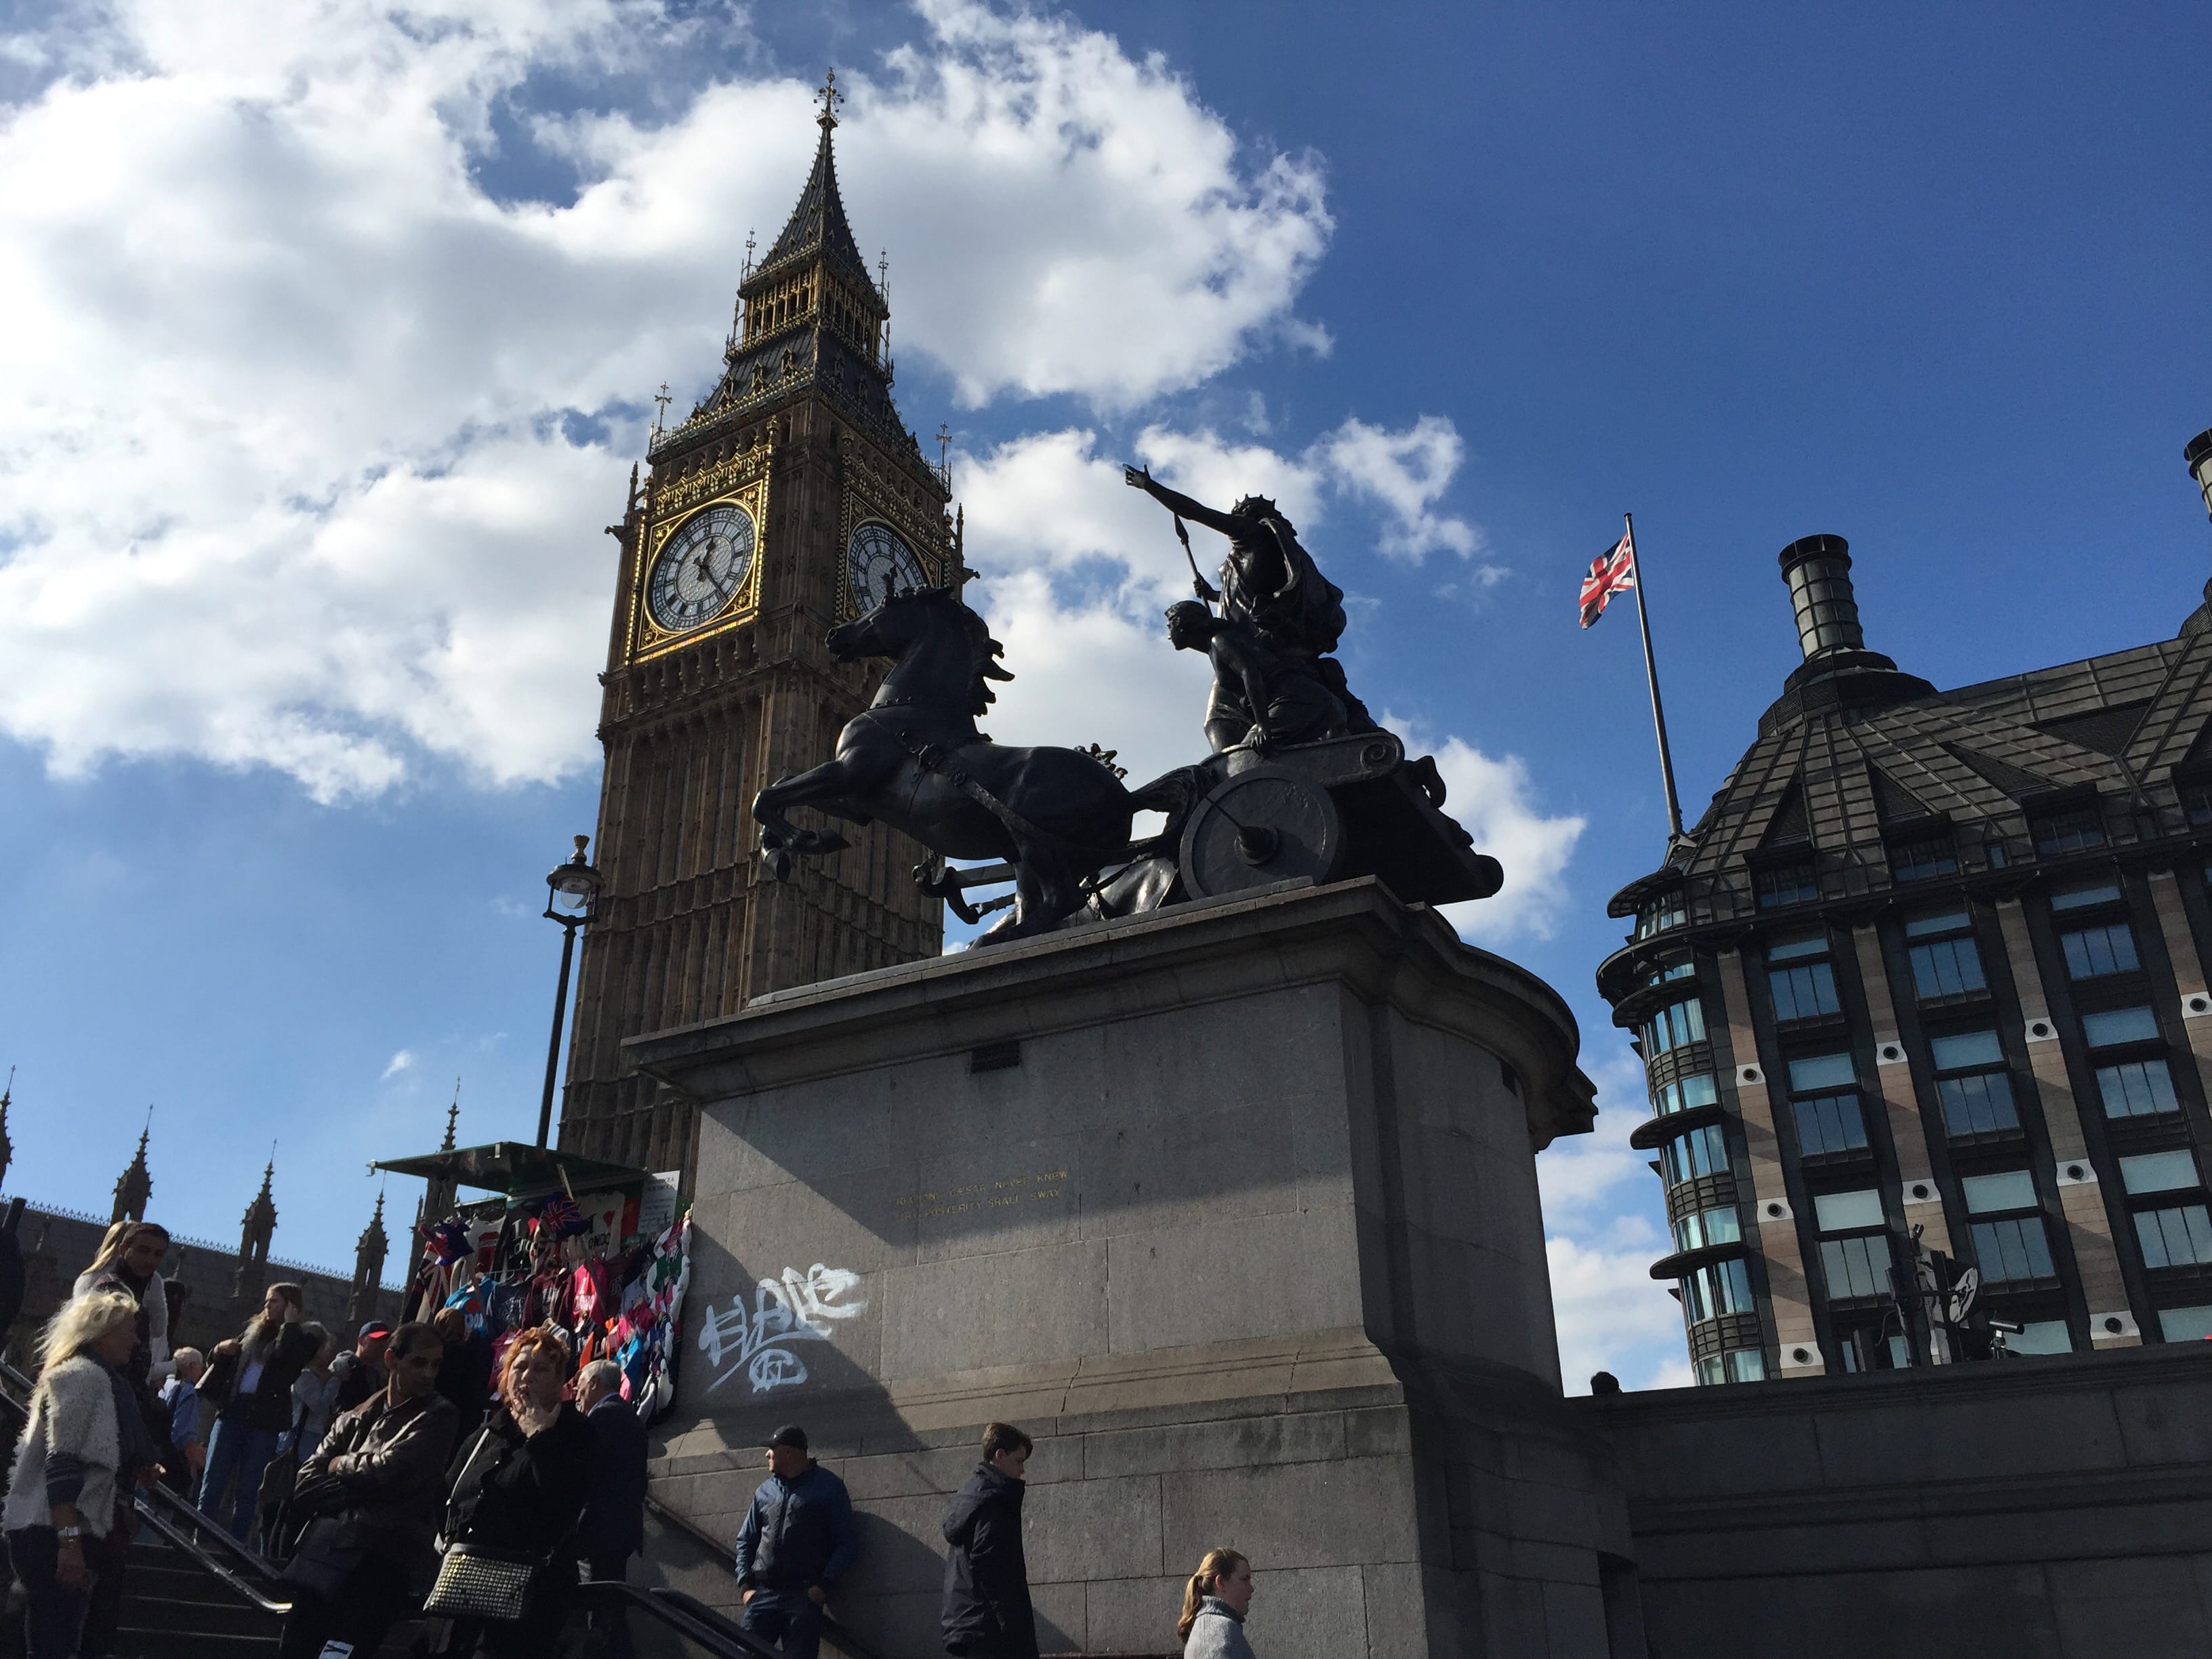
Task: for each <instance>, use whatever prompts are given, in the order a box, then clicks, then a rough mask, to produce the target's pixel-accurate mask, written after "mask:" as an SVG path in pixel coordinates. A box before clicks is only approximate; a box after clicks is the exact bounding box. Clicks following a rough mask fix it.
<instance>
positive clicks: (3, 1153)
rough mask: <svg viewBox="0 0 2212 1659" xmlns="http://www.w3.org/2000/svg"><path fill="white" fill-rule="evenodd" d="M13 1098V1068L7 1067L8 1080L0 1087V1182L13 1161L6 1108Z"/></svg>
mask: <svg viewBox="0 0 2212 1659" xmlns="http://www.w3.org/2000/svg"><path fill="white" fill-rule="evenodd" d="M13 1103H15V1067H14V1066H9V1068H8V1082H7V1085H6V1086H5V1087H0V1184H4V1183H5V1182H6V1181H7V1179H8V1166H9V1164H12V1163H14V1162H15V1142H14V1141H12V1140H10V1139H9V1138H8V1108H9V1106H10V1105H12V1104H13Z"/></svg>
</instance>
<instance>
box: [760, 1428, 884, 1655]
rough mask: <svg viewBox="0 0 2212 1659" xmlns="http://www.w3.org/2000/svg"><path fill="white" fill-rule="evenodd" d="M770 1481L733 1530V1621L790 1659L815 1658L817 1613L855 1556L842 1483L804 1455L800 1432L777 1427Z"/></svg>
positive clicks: (770, 1459) (770, 1445)
mask: <svg viewBox="0 0 2212 1659" xmlns="http://www.w3.org/2000/svg"><path fill="white" fill-rule="evenodd" d="M767 1450H768V1469H769V1474H768V1479H767V1480H763V1481H762V1482H761V1483H760V1486H759V1487H758V1489H757V1490H756V1491H755V1492H754V1493H753V1502H752V1507H751V1508H750V1509H749V1510H746V1511H745V1523H744V1526H742V1527H740V1528H738V1551H737V1555H738V1589H739V1590H740V1591H741V1592H742V1594H743V1597H744V1610H743V1611H742V1612H741V1613H738V1624H740V1625H742V1626H744V1628H745V1629H747V1630H749V1631H750V1632H752V1633H753V1634H754V1635H756V1636H757V1637H759V1638H761V1639H762V1640H763V1641H764V1642H776V1641H781V1643H782V1644H783V1650H784V1652H785V1653H786V1654H787V1655H789V1656H790V1659H815V1654H816V1653H817V1650H819V1647H820V1644H821V1641H822V1608H823V1603H824V1602H826V1601H829V1591H830V1589H831V1587H832V1586H833V1585H835V1584H836V1582H837V1580H838V1579H839V1578H841V1577H843V1576H844V1572H845V1569H846V1568H848V1567H849V1566H851V1565H853V1558H854V1556H856V1555H858V1554H859V1553H860V1538H859V1536H858V1534H856V1533H855V1532H854V1528H853V1499H852V1497H851V1495H850V1494H849V1493H848V1492H846V1490H845V1483H844V1482H843V1481H842V1480H839V1479H838V1478H837V1477H836V1475H834V1474H830V1473H829V1470H827V1469H825V1468H823V1467H822V1466H821V1465H820V1464H819V1463H817V1462H815V1461H814V1460H813V1458H811V1456H809V1455H807V1449H806V1431H805V1430H804V1429H802V1428H800V1427H799V1425H797V1424H795V1423H794V1424H792V1425H788V1426H787V1427H785V1428H781V1429H778V1430H777V1431H775V1434H773V1435H772V1436H770V1437H769V1443H768V1448H767Z"/></svg>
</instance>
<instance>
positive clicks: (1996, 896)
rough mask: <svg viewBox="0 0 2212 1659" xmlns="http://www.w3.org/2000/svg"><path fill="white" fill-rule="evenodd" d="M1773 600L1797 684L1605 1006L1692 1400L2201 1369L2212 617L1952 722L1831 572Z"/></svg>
mask: <svg viewBox="0 0 2212 1659" xmlns="http://www.w3.org/2000/svg"><path fill="white" fill-rule="evenodd" d="M2187 455H2188V461H2189V465H2190V468H2191V471H2192V473H2194V474H2195V475H2196V476H2197V481H2198V483H2199V485H2200V487H2202V488H2203V489H2205V491H2206V495H2207V502H2208V507H2212V433H2206V434H2204V435H2201V436H2199V437H2198V438H2197V439H2196V440H2195V441H2192V442H2191V444H2190V445H2189V447H2188V452H2187ZM1781 565H1782V574H1783V577H1784V580H1785V581H1786V582H1787V584H1788V587H1789V592H1790V600H1791V603H1792V605H1793V608H1794V610H1795V611H1796V622H1797V630H1798V636H1799V641H1800V643H1801V644H1802V647H1803V650H1804V656H1805V660H1804V663H1803V665H1802V666H1800V667H1799V668H1798V669H1797V670H1796V671H1795V672H1793V673H1792V674H1791V675H1790V678H1788V680H1787V681H1785V682H1784V686H1783V690H1782V695H1781V696H1779V697H1778V699H1776V701H1775V702H1773V703H1772V704H1771V706H1770V707H1769V708H1767V709H1766V710H1765V713H1764V714H1761V715H1760V716H1759V734H1758V737H1757V738H1756V739H1755V740H1754V741H1753V744H1752V745H1751V747H1750V749H1749V750H1747V751H1746V752H1745V754H1744V756H1743V758H1742V759H1741V761H1739V762H1738V763H1737V764H1736V766H1735V769H1734V771H1733V772H1731V773H1730V774H1729V778H1728V781H1726V782H1725V783H1724V784H1723V786H1722V787H1721V789H1720V791H1719V793H1717V794H1716V795H1715V796H1714V798H1713V801H1712V805H1711V807H1710V808H1709V809H1708V810H1707V811H1706V812H1705V816H1704V817H1703V818H1702V819H1701V820H1699V823H1697V824H1696V825H1695V826H1694V827H1693V828H1692V829H1691V830H1690V832H1689V833H1688V834H1687V835H1686V836H1683V837H1681V838H1680V839H1679V840H1678V841H1677V842H1675V843H1674V846H1673V847H1672V848H1670V849H1669V852H1668V858H1667V860H1666V862H1665V864H1664V865H1663V866H1662V867H1661V868H1659V869H1657V870H1656V871H1654V872H1652V873H1651V874H1650V875H1648V876H1645V877H1643V878H1640V879H1639V880H1637V881H1635V882H1632V883H1631V884H1629V885H1628V886H1627V887H1626V888H1624V889H1622V890H1620V892H1619V893H1618V894H1616V895H1615V896H1614V897H1613V902H1612V904H1611V906H1610V914H1612V915H1615V916H1620V917H1622V918H1624V919H1629V920H1631V921H1632V932H1631V933H1630V935H1629V939H1628V942H1627V943H1626V945H1624V946H1623V947H1622V948H1621V949H1620V951H1616V952H1615V953H1614V954H1613V956H1612V957H1608V958H1607V960H1606V962H1605V963H1603V964H1602V966H1601V968H1600V969H1599V970H1598V985H1599V988H1600V990H1601V992H1602V993H1603V994H1604V995H1605V996H1606V998H1607V1000H1608V1001H1609V1002H1610V1003H1611V1004H1612V1005H1613V1018H1614V1022H1615V1023H1616V1024H1620V1025H1622V1026H1625V1027H1626V1028H1628V1029H1629V1030H1631V1031H1632V1032H1633V1033H1634V1034H1635V1035H1634V1037H1633V1042H1634V1045H1635V1047H1636V1048H1637V1049H1638V1053H1639V1054H1640V1055H1641V1056H1642V1058H1643V1060H1644V1066H1645V1068H1646V1071H1647V1073H1648V1079H1649V1085H1650V1099H1651V1104H1652V1108H1653V1110H1654V1112H1655V1114H1656V1115H1655V1116H1654V1117H1653V1118H1652V1120H1651V1121H1650V1122H1648V1123H1645V1124H1644V1125H1642V1126H1640V1127H1639V1128H1638V1131H1637V1133H1636V1135H1635V1138H1634V1144H1635V1145H1636V1146H1638V1147H1639V1148H1640V1149H1643V1150H1645V1151H1647V1152H1650V1154H1651V1156H1652V1158H1653V1168H1654V1169H1655V1170H1657V1171H1658V1172H1659V1174H1660V1176H1661V1179H1662V1181H1663V1182H1665V1185H1666V1189H1667V1212H1668V1222H1669V1225H1670V1228H1671V1231H1672V1234H1673V1239H1672V1243H1673V1246H1674V1248H1673V1249H1672V1251H1671V1252H1670V1253H1669V1254H1668V1255H1666V1256H1665V1257H1664V1258H1662V1260H1661V1261H1657V1262H1656V1263H1655V1264H1654V1265H1653V1267H1652V1270H1651V1271H1652V1276H1653V1277H1654V1278H1656V1279H1665V1280H1668V1281H1671V1282H1672V1284H1673V1285H1674V1291H1675V1294H1677V1295H1678V1296H1679V1297H1680V1300H1681V1303H1682V1312H1683V1318H1684V1321H1685V1323H1686V1328H1687V1332H1688V1339H1689V1346H1690V1354H1691V1359H1692V1364H1693V1367H1694V1369H1695V1371H1696V1375H1697V1377H1698V1380H1699V1382H1701V1383H1723V1382H1747V1381H1754V1380H1759V1379H1764V1378H1771V1377H1776V1376H1781V1377H1790V1376H1814V1375H1820V1374H1822V1373H1832V1372H1839V1371H1861V1370H1880V1369H1885V1368H1889V1367H1894V1366H1900V1365H1906V1364H1929V1363H1931V1362H1932V1363H1936V1364H1942V1363H1946V1362H1948V1361H1950V1360H1954V1359H1960V1358H1972V1357H1976V1356H1978V1355H1979V1354H1982V1353H1984V1352H1987V1351H1988V1345H1989V1342H1990V1332H1991V1329H1992V1323H1991V1322H1995V1327H1994V1328H1996V1329H1997V1330H1999V1331H2001V1332H2002V1333H2003V1337H2002V1340H2004V1341H2005V1343H2006V1345H2007V1346H2008V1347H2009V1348H2010V1349H2011V1350H2012V1351H2013V1352H2035V1353H2055V1352H2077V1351H2087V1350H2090V1349H2093V1348H2110V1347H2120V1346H2136V1345H2138V1344H2142V1343H2158V1342H2179V1341H2197V1340H2202V1339H2203V1338H2205V1337H2207V1336H2212V1208H2208V1194H2207V1188H2206V1185H2205V1171H2206V1167H2207V1166H2206V1162H2205V1158H2204V1151H2203V1149H2204V1147H2205V1146H2206V1144H2207V1141H2208V1139H2212V1119H2208V1117H2207V1115H2206V1113H2207V1099H2208V1095H2212V992H2208V989H2207V978H2208V975H2207V973H2206V967H2205V964H2206V960H2207V957H2206V943H2207V942H2208V941H2212V892H2208V881H2209V880H2212V584H2207V587H2206V595H2207V599H2206V603H2205V604H2204V605H2200V606H2199V607H2198V608H2197V610H2196V611H2192V612H2191V613H2190V614H2189V616H2188V617H2186V619H2185V620H2184V621H2182V623H2181V624H2180V628H2179V631H2178V633H2177V634H2176V635H2175V636H2174V637H2173V638H2172V639H2168V640H2160V641H2154V642H2152V643H2150V644H2147V645H2142V646H2137V647H2134V648H2132V649H2130V650H2125V651H2116V652H2112V653H2107V654H2106V655H2103V656H2097V657H2091V658H2087V659H2084V660H2082V661H2080V662H2073V663H2066V664H2063V665H2059V666H2057V667H2052V668H2042V669H2037V670H2034V671H2030V672H2027V673H2022V674H2018V675H2015V676H2012V677H2009V678H2004V679H1998V680H1991V681H1989V682H1986V683H1984V684H1979V685H1970V686H1965V687H1962V688H1960V689H1958V690H1951V691H1938V690H1936V688H1935V687H1934V686H1933V685H1931V684H1929V682H1928V681H1926V680H1924V679H1922V678H1918V677H1917V676H1915V675H1913V674H1911V673H1910V672H1907V671H1905V670H1903V669H1900V668H1899V665H1897V664H1896V663H1894V662H1893V661H1892V660H1891V659H1889V658H1887V657H1886V656H1883V655H1881V653H1877V652H1875V651H1872V650H1869V648H1868V647H1867V646H1866V643H1865V640H1864V636H1863V631H1862V629H1861V626H1860V622H1859V616H1858V610H1857V605H1856V603H1855V601H1854V599H1853V597H1852V592H1851V580H1850V553H1849V550H1848V549H1847V547H1846V545H1845V544H1844V540H1843V538H1841V537H1837V536H1809V537H1807V538H1803V539H1802V540H1799V541H1796V542H1792V543H1791V544H1790V545H1789V546H1788V547H1786V548H1784V550H1782V555H1781ZM2008 1327H2016V1328H2017V1329H2007V1328H2008Z"/></svg>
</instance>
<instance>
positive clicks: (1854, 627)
mask: <svg viewBox="0 0 2212 1659" xmlns="http://www.w3.org/2000/svg"><path fill="white" fill-rule="evenodd" d="M1782 580H1784V581H1786V582H1788V583H1789V584H1790V608H1791V609H1792V610H1794V611H1796V613H1797V643H1798V644H1799V645H1800V646H1802V647H1803V648H1804V652H1805V660H1806V661H1807V662H1808V663H1813V662H1820V661H1823V660H1825V659H1828V658H1831V657H1833V656H1836V655H1837V654H1838V653H1842V652H1845V651H1863V650H1865V649H1866V636H1865V635H1864V634H1863V633H1861V632H1860V630H1859V604H1858V600H1857V599H1855V598H1853V597H1852V594H1851V549H1850V543H1849V542H1847V541H1845V540H1844V538H1842V537H1841V536H1805V537H1801V538H1799V539H1797V540H1796V541H1794V542H1792V543H1790V545H1789V546H1787V547H1785V548H1784V549H1783V550H1782Z"/></svg>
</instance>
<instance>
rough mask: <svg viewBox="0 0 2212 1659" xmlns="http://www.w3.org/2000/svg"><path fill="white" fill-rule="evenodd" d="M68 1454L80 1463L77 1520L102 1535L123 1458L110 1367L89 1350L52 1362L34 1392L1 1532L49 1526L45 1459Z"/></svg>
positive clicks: (0, 1515) (111, 1514)
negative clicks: (82, 1467) (81, 1480)
mask: <svg viewBox="0 0 2212 1659" xmlns="http://www.w3.org/2000/svg"><path fill="white" fill-rule="evenodd" d="M56 1453H66V1454H68V1455H71V1456H74V1457H76V1458H77V1459H78V1460H79V1461H80V1462H82V1464H83V1465H84V1489H83V1490H82V1492H79V1493H78V1494H77V1499H76V1510H77V1515H78V1516H79V1520H78V1524H79V1525H80V1526H82V1528H84V1529H85V1530H86V1531H87V1532H88V1533H94V1534H103V1535H104V1534H106V1531H107V1529H108V1528H109V1526H110V1525H111V1524H112V1522H113V1521H114V1519H115V1495H116V1494H115V1471H116V1466H117V1465H118V1463H120V1462H122V1459H123V1436H122V1428H121V1425H119V1424H118V1422H117V1421H116V1417H115V1383H114V1382H113V1381H112V1378H111V1376H110V1374H109V1372H108V1370H107V1367H106V1366H105V1365H103V1364H100V1361H99V1360H97V1359H95V1358H93V1357H92V1356H91V1355H90V1354H88V1353H79V1354H72V1355H71V1356H70V1358H67V1359H64V1360H63V1361H62V1362H61V1363H60V1364H57V1365H49V1366H48V1367H47V1368H46V1372H45V1374H44V1375H42V1376H40V1378H39V1386H38V1389H36V1391H35V1392H33V1395H31V1420H30V1421H29V1422H28V1423H27V1424H26V1425H24V1428H23V1439H22V1443H21V1444H20V1445H19V1446H17V1447H16V1449H15V1472H14V1473H13V1474H11V1475H10V1476H9V1480H8V1499H7V1503H6V1504H5V1505H4V1506H0V1530H5V1531H8V1532H19V1531H21V1529H22V1528H25V1527H50V1526H52V1524H53V1511H52V1506H51V1505H50V1504H48V1503H47V1501H46V1462H47V1459H48V1458H49V1457H50V1456H51V1455H53V1454H56Z"/></svg>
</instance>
